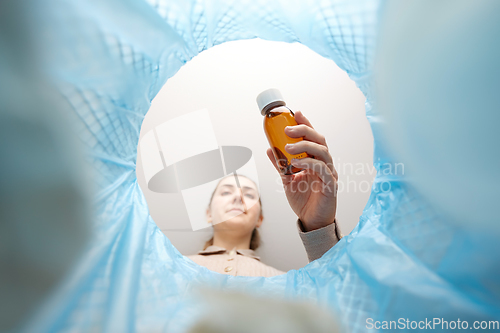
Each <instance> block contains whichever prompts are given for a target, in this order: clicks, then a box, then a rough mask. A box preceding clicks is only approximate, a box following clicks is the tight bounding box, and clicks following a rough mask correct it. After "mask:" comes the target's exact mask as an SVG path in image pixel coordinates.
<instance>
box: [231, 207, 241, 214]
mask: <svg viewBox="0 0 500 333" xmlns="http://www.w3.org/2000/svg"><path fill="white" fill-rule="evenodd" d="M233 210H235V211H238V212H242V213H243V210H241V209H238V208H233V209H231V210H229V212H232V211H233Z"/></svg>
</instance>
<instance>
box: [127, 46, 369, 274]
mask: <svg viewBox="0 0 500 333" xmlns="http://www.w3.org/2000/svg"><path fill="white" fill-rule="evenodd" d="M268 88H278V89H279V90H281V92H282V94H283V97H284V99H285V101H286V103H287V105H288V106H289V107H290V108H291V109H292V110H301V111H302V112H303V113H304V115H305V116H306V117H307V118H308V119H309V120H310V121H311V123H312V125H313V126H314V128H315V129H316V130H317V131H318V132H319V133H321V134H323V135H325V136H326V140H327V144H328V147H329V149H330V153H331V155H332V157H333V160H334V162H335V166H336V169H337V171H338V173H339V181H340V182H341V184H340V187H339V198H338V208H337V219H338V222H339V224H340V227H341V230H342V232H343V234H344V235H347V234H348V233H349V232H351V230H352V229H353V228H354V227H355V226H356V224H357V223H358V220H359V216H360V215H361V213H362V211H363V208H364V206H365V204H366V202H367V200H368V197H369V194H370V193H369V185H370V186H371V183H372V181H373V179H374V177H375V171H374V168H373V166H372V164H373V161H372V159H373V136H372V133H371V129H370V126H369V123H368V120H367V119H366V117H365V110H364V102H365V98H364V96H363V94H362V93H361V91H360V90H359V89H358V88H357V87H356V86H355V84H354V82H353V81H351V80H350V79H349V77H348V76H347V74H346V73H345V72H343V71H342V70H341V69H340V68H338V67H337V66H336V65H335V63H334V62H333V61H331V60H329V59H326V58H323V57H321V56H320V55H318V54H316V53H315V52H313V51H311V50H310V49H308V48H307V47H305V46H303V45H301V44H288V43H282V42H269V41H263V40H259V39H252V40H245V41H235V42H228V43H225V44H222V45H218V46H215V47H212V48H211V49H209V50H206V51H203V52H202V53H201V54H200V55H198V56H196V57H195V58H193V59H192V60H191V61H190V62H188V63H187V64H186V65H184V66H183V67H182V68H181V69H180V70H179V72H177V74H176V75H175V76H174V77H172V78H170V79H169V80H168V82H167V83H166V84H165V85H164V87H163V88H162V89H161V91H160V92H159V93H158V95H157V96H156V98H155V99H154V100H153V102H152V105H151V108H150V110H149V112H148V113H147V115H146V117H145V119H144V123H143V125H142V128H141V138H142V136H143V135H144V134H146V133H147V132H148V131H149V130H151V129H152V128H153V127H155V126H158V125H159V124H161V123H163V122H165V121H168V120H170V119H172V118H175V117H178V116H180V115H183V114H186V113H189V112H192V111H195V110H199V109H203V108H207V109H208V111H209V112H210V117H211V120H212V125H213V128H214V131H215V134H216V136H217V141H218V143H219V145H221V146H225V145H239V146H245V147H248V148H250V149H251V150H252V152H253V156H254V159H255V163H256V165H257V172H258V177H259V179H258V184H259V187H260V189H261V199H262V204H263V210H264V223H263V224H262V227H261V236H262V245H261V247H260V248H259V249H258V250H257V252H258V254H259V255H260V256H261V259H262V261H263V262H264V263H265V264H267V265H270V266H273V267H276V268H278V269H280V270H284V271H287V270H290V269H298V268H301V267H303V266H305V265H306V264H307V263H308V260H307V256H306V253H305V250H304V246H303V245H302V242H301V240H300V237H299V236H298V233H297V229H296V224H295V222H296V219H297V216H296V215H295V213H294V212H293V211H292V209H291V208H290V206H289V204H288V201H287V200H286V196H285V194H284V193H283V186H282V185H281V179H280V177H279V175H278V173H277V171H276V170H275V169H274V167H273V165H272V164H271V162H270V161H269V159H268V157H267V155H266V149H267V148H268V147H269V144H268V142H267V139H266V136H265V134H264V130H263V126H262V125H263V117H262V116H261V115H260V112H259V109H258V108H257V104H256V102H255V98H256V96H257V95H258V94H259V93H260V92H261V91H263V90H265V89H268ZM242 124H243V125H242ZM139 149H140V146H139ZM138 157H139V158H138V160H137V179H138V182H139V185H140V186H141V188H142V190H143V191H144V194H145V197H146V199H147V202H148V205H149V208H150V212H151V216H152V217H153V219H154V221H155V222H156V224H157V225H158V227H159V228H160V229H161V230H162V231H163V233H164V234H165V235H166V236H167V237H168V238H169V239H170V241H171V242H172V244H173V245H174V246H175V247H176V248H177V249H178V250H179V251H180V252H181V253H182V254H184V255H189V254H194V253H196V252H197V251H199V250H201V249H202V246H203V244H204V243H205V241H206V240H208V239H209V238H210V237H211V235H212V229H211V228H206V229H202V230H199V231H195V232H194V231H191V230H189V229H190V223H189V218H188V215H187V211H186V209H185V207H184V203H183V199H182V195H181V194H180V193H178V194H160V193H154V192H152V191H149V190H148V189H147V184H146V183H145V179H144V174H143V169H142V163H141V159H140V151H139V155H138ZM209 199H210V198H207V199H206V201H207V204H208V200H209Z"/></svg>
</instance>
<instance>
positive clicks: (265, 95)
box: [257, 89, 286, 115]
mask: <svg viewBox="0 0 500 333" xmlns="http://www.w3.org/2000/svg"><path fill="white" fill-rule="evenodd" d="M257 105H258V106H259V109H260V113H261V114H262V115H265V114H266V111H267V110H269V109H270V108H271V107H275V106H280V105H281V106H285V105H286V103H285V101H284V100H283V96H282V95H281V92H280V91H279V90H278V89H267V90H264V91H263V92H261V93H260V94H259V95H258V96H257Z"/></svg>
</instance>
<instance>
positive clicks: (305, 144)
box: [285, 140, 338, 179]
mask: <svg viewBox="0 0 500 333" xmlns="http://www.w3.org/2000/svg"><path fill="white" fill-rule="evenodd" d="M285 150H286V151H287V152H288V153H290V154H293V155H297V154H300V153H304V152H305V153H307V154H309V155H312V156H314V158H315V159H316V160H319V161H321V162H323V163H324V164H325V167H328V169H329V170H330V172H331V173H332V174H333V176H334V177H335V179H338V176H337V171H336V170H335V167H334V165H333V159H332V155H330V153H329V152H328V148H327V147H326V146H323V145H320V144H318V143H315V142H311V141H306V140H302V141H299V142H296V143H294V144H291V145H290V144H288V145H286V146H285ZM300 160H303V159H300Z"/></svg>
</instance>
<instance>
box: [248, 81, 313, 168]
mask: <svg viewBox="0 0 500 333" xmlns="http://www.w3.org/2000/svg"><path fill="white" fill-rule="evenodd" d="M257 104H258V106H259V109H260V113H261V114H262V115H263V116H264V132H265V133H266V136H267V140H268V141H269V145H270V146H271V148H272V149H273V154H274V158H275V159H276V163H277V165H278V166H279V168H280V171H281V173H282V174H284V175H292V174H294V173H297V172H299V171H301V170H302V168H297V167H295V166H293V165H292V164H291V160H292V158H296V159H301V158H304V157H308V156H309V155H308V154H307V153H300V154H290V153H288V152H287V151H286V150H285V145H286V144H287V143H295V142H299V141H302V140H303V138H301V137H300V138H291V137H289V136H288V135H286V134H285V127H287V126H295V125H297V122H296V121H295V118H294V113H293V111H292V110H290V109H289V108H288V107H287V106H286V103H285V101H284V100H283V97H282V96H281V93H280V91H279V90H278V89H268V90H265V91H263V92H261V93H260V94H259V95H258V96H257Z"/></svg>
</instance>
